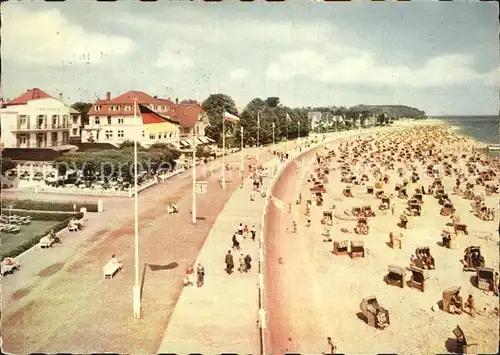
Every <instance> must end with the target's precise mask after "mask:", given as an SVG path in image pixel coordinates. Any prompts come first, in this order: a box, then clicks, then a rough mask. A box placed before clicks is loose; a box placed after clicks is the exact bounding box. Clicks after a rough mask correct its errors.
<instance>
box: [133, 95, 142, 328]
mask: <svg viewBox="0 0 500 355" xmlns="http://www.w3.org/2000/svg"><path fill="white" fill-rule="evenodd" d="M136 122H137V100H134V123H136ZM134 137H135V139H134V237H135V238H134V239H135V284H134V289H133V297H134V318H140V317H141V289H140V286H139V199H138V196H137V134H134Z"/></svg>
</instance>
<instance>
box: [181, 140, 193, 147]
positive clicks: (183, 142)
mask: <svg viewBox="0 0 500 355" xmlns="http://www.w3.org/2000/svg"><path fill="white" fill-rule="evenodd" d="M179 143H180V144H181V147H184V148H191V144H190V143H189V142H188V141H187V140H184V139H183V140H181V141H179Z"/></svg>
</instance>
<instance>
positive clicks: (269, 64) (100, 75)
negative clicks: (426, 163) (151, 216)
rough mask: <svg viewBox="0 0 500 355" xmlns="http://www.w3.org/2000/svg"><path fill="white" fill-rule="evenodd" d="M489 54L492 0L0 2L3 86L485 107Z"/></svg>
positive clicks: (492, 70)
mask: <svg viewBox="0 0 500 355" xmlns="http://www.w3.org/2000/svg"><path fill="white" fill-rule="evenodd" d="M498 65H499V41H498V5H497V4H496V2H477V1H461V2H457V1H453V2H436V1H432V0H425V1H424V0H420V1H415V0H414V1H411V2H371V3H369V2H358V1H355V2H350V3H345V2H341V3H323V2H316V1H306V0H304V1H298V0H296V1H287V2H286V3H265V2H263V1H258V2H253V3H241V2H237V1H224V2H222V3H202V2H199V1H193V2H186V1H183V2H179V1H176V2H174V1H160V2H156V3H141V2H139V1H134V0H132V1H126V0H122V1H118V2H115V3H98V2H95V1H79V2H77V1H66V2H63V3H51V2H42V1H32V2H27V1H26V2H8V3H2V84H3V85H2V95H3V97H4V98H6V99H13V98H15V97H16V96H18V95H20V94H21V93H23V92H25V91H26V90H27V89H30V88H34V87H38V88H40V89H42V90H45V91H46V92H48V93H49V94H51V95H54V96H56V95H57V94H59V93H62V94H63V96H64V99H65V101H67V102H69V103H72V102H76V101H89V102H92V101H94V100H95V99H96V98H98V97H100V98H103V97H104V96H105V93H106V92H107V91H109V92H111V95H112V96H113V97H114V96H117V95H119V94H121V93H124V92H126V91H128V90H141V91H145V92H147V93H149V94H150V95H158V96H159V97H171V98H179V99H180V100H183V99H197V100H204V99H205V98H206V97H207V96H208V95H209V94H212V93H225V94H228V95H229V96H231V97H232V98H233V99H234V100H235V102H236V104H237V106H238V107H239V108H243V107H244V106H245V105H246V104H247V102H248V101H250V100H251V99H252V98H254V97H260V98H266V97H269V96H278V97H279V98H280V102H281V103H282V104H284V105H287V106H290V107H298V106H332V105H335V106H346V107H349V106H353V105H357V104H372V105H373V104H401V105H409V106H413V107H417V108H419V109H422V110H424V111H426V112H427V113H428V114H429V115H446V114H448V115H469V114H471V115H474V114H484V115H487V114H495V115H497V114H498V110H499V104H498V102H499V100H498V99H499V91H498V89H499V66H498Z"/></svg>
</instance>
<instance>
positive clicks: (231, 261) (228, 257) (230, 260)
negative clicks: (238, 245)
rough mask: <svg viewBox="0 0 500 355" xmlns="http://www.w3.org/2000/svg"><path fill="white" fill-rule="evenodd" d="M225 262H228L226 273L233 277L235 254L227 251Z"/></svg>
mask: <svg viewBox="0 0 500 355" xmlns="http://www.w3.org/2000/svg"><path fill="white" fill-rule="evenodd" d="M225 262H226V272H227V273H228V275H231V274H232V273H233V269H234V259H233V254H231V250H228V251H227V254H226V258H225Z"/></svg>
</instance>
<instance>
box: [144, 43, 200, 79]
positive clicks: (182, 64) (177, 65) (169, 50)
mask: <svg viewBox="0 0 500 355" xmlns="http://www.w3.org/2000/svg"><path fill="white" fill-rule="evenodd" d="M192 53H193V46H191V45H189V44H186V43H184V42H181V41H178V40H167V41H165V42H164V43H163V49H162V50H161V51H160V54H159V55H158V59H157V60H156V62H155V63H154V65H155V66H156V67H157V68H162V69H172V70H174V71H182V70H186V69H189V68H192V67H193V65H194V62H193V60H192V59H191V58H192Z"/></svg>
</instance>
